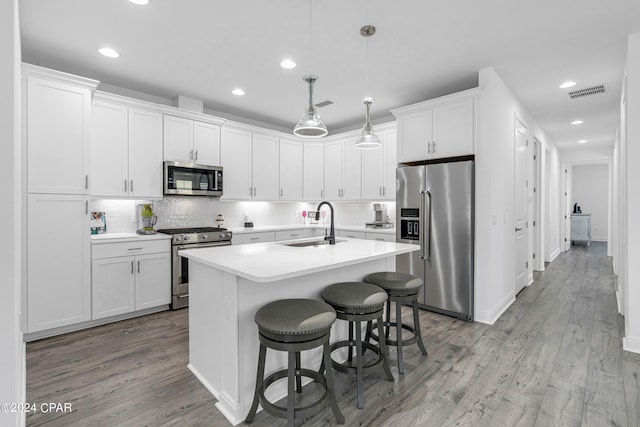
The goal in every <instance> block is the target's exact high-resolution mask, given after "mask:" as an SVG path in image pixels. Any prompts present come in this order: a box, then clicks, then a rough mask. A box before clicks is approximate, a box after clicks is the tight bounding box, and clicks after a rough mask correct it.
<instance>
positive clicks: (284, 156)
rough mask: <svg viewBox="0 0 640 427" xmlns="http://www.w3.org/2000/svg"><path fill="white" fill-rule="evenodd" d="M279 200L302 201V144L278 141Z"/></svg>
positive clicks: (284, 140) (283, 140)
mask: <svg viewBox="0 0 640 427" xmlns="http://www.w3.org/2000/svg"><path fill="white" fill-rule="evenodd" d="M280 200H302V144H301V143H299V142H296V141H288V140H286V139H280Z"/></svg>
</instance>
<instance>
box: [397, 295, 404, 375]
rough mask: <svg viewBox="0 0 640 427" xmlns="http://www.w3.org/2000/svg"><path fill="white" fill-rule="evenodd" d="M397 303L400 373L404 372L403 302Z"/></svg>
mask: <svg viewBox="0 0 640 427" xmlns="http://www.w3.org/2000/svg"><path fill="white" fill-rule="evenodd" d="M395 303H396V337H397V338H396V339H397V341H398V343H397V344H398V373H400V374H404V359H403V358H402V304H400V303H399V302H398V301H396V302H395Z"/></svg>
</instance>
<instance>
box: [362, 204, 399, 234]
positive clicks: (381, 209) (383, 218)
mask: <svg viewBox="0 0 640 427" xmlns="http://www.w3.org/2000/svg"><path fill="white" fill-rule="evenodd" d="M373 212H374V213H375V217H374V219H373V222H367V223H366V226H367V227H369V228H389V227H393V224H392V223H391V222H389V216H388V215H387V205H385V204H383V203H374V204H373Z"/></svg>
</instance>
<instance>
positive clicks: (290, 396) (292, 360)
mask: <svg viewBox="0 0 640 427" xmlns="http://www.w3.org/2000/svg"><path fill="white" fill-rule="evenodd" d="M296 359H297V358H296V352H293V351H290V352H289V366H288V367H287V426H290V427H293V426H294V425H295V417H296V399H295V393H294V392H295V390H294V384H295V383H294V380H296V381H297V378H295V377H296V363H297V360H296Z"/></svg>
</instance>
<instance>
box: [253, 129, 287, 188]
mask: <svg viewBox="0 0 640 427" xmlns="http://www.w3.org/2000/svg"><path fill="white" fill-rule="evenodd" d="M251 158H252V159H253V175H252V180H253V199H254V200H278V199H279V198H280V185H279V184H280V183H279V179H278V178H279V170H278V138H273V137H270V136H264V135H256V134H254V135H253V154H252V156H251Z"/></svg>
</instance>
